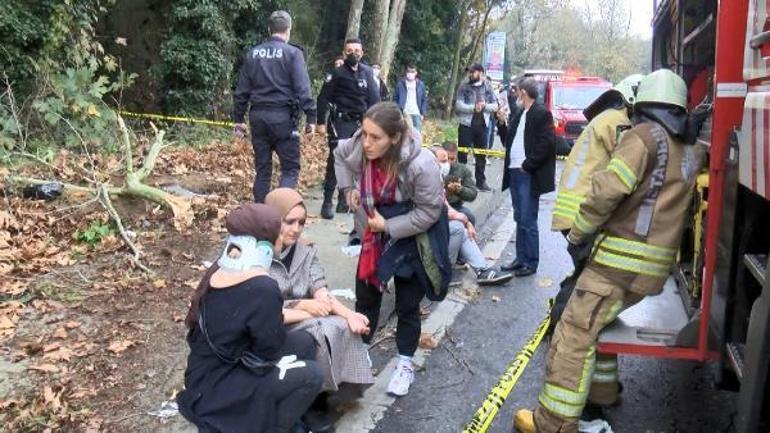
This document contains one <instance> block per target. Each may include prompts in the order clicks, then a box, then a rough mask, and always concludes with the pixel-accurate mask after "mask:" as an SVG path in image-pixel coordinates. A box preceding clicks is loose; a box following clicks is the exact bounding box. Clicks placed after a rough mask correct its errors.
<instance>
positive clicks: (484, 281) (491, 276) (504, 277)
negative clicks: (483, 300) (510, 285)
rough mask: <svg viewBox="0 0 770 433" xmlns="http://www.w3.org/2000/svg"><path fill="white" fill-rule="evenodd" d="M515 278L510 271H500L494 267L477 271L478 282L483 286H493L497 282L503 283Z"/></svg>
mask: <svg viewBox="0 0 770 433" xmlns="http://www.w3.org/2000/svg"><path fill="white" fill-rule="evenodd" d="M512 278H513V275H511V274H510V273H508V272H500V271H497V270H494V269H492V268H489V269H483V270H480V271H478V272H476V282H477V283H479V285H481V286H491V285H495V284H503V283H506V282H508V281H510V280H511V279H512Z"/></svg>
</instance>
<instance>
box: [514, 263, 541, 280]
mask: <svg viewBox="0 0 770 433" xmlns="http://www.w3.org/2000/svg"><path fill="white" fill-rule="evenodd" d="M535 272H537V269H535V268H530V267H529V266H527V265H522V267H520V268H519V269H518V270H517V271H516V272H514V273H513V275H515V276H517V277H528V276H530V275H532V274H534V273H535Z"/></svg>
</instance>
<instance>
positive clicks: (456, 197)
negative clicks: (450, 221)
mask: <svg viewBox="0 0 770 433" xmlns="http://www.w3.org/2000/svg"><path fill="white" fill-rule="evenodd" d="M442 147H443V148H444V150H446V152H447V155H448V157H449V173H448V174H447V175H446V176H444V191H445V192H446V199H447V202H448V203H449V205H450V206H452V207H453V208H454V210H456V211H458V212H462V213H463V214H465V216H467V217H468V220H470V222H471V224H474V225H475V224H476V217H475V216H474V215H473V212H471V210H470V209H468V208H467V207H465V202H466V201H473V200H476V196H477V195H478V193H479V190H478V189H477V188H476V181H475V180H474V179H473V173H471V169H470V168H468V166H467V165H465V164H461V163H459V162H458V161H457V143H455V142H452V141H445V142H444V143H443V144H442Z"/></svg>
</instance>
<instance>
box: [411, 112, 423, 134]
mask: <svg viewBox="0 0 770 433" xmlns="http://www.w3.org/2000/svg"><path fill="white" fill-rule="evenodd" d="M409 117H411V118H412V127H413V128H414V130H415V131H417V132H420V131H422V116H421V115H419V114H410V115H409Z"/></svg>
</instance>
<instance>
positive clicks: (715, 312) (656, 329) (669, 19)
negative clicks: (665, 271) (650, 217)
mask: <svg viewBox="0 0 770 433" xmlns="http://www.w3.org/2000/svg"><path fill="white" fill-rule="evenodd" d="M655 3H656V4H655V17H654V19H653V41H652V42H653V55H652V69H653V70H654V69H659V68H669V69H671V70H673V71H675V72H677V73H678V74H679V75H681V76H682V77H683V78H684V79H685V82H686V83H687V85H688V88H689V106H690V108H694V107H696V106H700V107H704V106H706V107H710V108H711V116H710V118H709V119H708V120H707V122H706V123H705V125H704V127H703V129H702V130H701V134H700V137H699V139H698V143H697V145H698V146H703V147H705V148H706V150H707V152H708V156H709V159H708V167H707V170H706V171H704V174H702V175H701V176H700V177H699V179H698V185H697V191H698V194H697V198H696V199H695V201H694V203H693V206H692V209H693V212H692V218H691V219H690V222H691V224H690V229H689V230H688V233H687V234H686V236H685V239H684V240H683V243H682V248H681V249H680V263H679V265H678V267H677V269H676V270H675V272H674V276H673V277H672V278H671V280H670V281H669V284H667V286H666V289H665V290H664V293H663V294H661V295H659V296H655V297H649V298H648V299H646V300H645V301H643V302H642V303H640V304H638V305H636V306H634V307H632V308H630V309H629V310H627V311H626V312H624V313H623V314H622V315H621V316H620V317H619V320H618V321H617V323H615V324H613V325H611V326H610V327H608V329H607V330H605V332H603V334H602V335H601V336H600V344H599V350H600V351H601V352H605V353H627V354H636V355H643V356H653V357H662V358H678V359H690V360H698V361H707V360H718V361H719V362H720V365H721V366H722V368H721V369H720V370H721V372H722V374H721V376H720V377H719V378H718V379H719V381H720V382H721V384H722V385H725V386H730V385H733V386H734V387H735V388H736V389H738V390H739V400H738V416H737V419H736V431H737V432H739V433H744V432H756V431H770V399H768V398H767V395H766V393H765V391H766V389H769V388H770V386H769V385H770V381H768V362H770V284H769V283H768V281H769V280H770V274H769V273H768V269H769V268H770V267H768V253H770V230H768V229H767V224H768V223H770V0H730V1H725V0H721V1H718V0H705V1H703V0H664V1H656V2H655Z"/></svg>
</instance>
